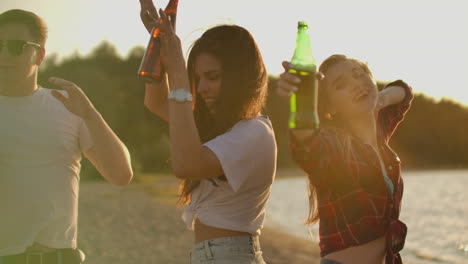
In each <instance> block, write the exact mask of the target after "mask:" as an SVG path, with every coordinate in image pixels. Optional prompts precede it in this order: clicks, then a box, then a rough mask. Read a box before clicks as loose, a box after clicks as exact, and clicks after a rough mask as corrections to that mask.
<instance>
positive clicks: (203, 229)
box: [195, 219, 251, 243]
mask: <svg viewBox="0 0 468 264" xmlns="http://www.w3.org/2000/svg"><path fill="white" fill-rule="evenodd" d="M250 235H251V234H250V233H248V232H240V231H235V230H229V229H223V228H217V227H213V226H207V225H205V224H203V223H202V222H200V221H199V220H198V219H196V220H195V243H199V242H202V241H204V240H209V239H215V238H220V237H231V236H250Z"/></svg>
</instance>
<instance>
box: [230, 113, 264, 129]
mask: <svg viewBox="0 0 468 264" xmlns="http://www.w3.org/2000/svg"><path fill="white" fill-rule="evenodd" d="M230 131H245V132H249V133H256V132H257V133H273V126H272V124H271V121H270V119H269V118H268V117H267V116H257V117H255V118H251V119H243V120H241V121H239V122H237V123H236V124H235V125H234V126H233V127H232V129H231V130H230ZM228 132H229V131H228Z"/></svg>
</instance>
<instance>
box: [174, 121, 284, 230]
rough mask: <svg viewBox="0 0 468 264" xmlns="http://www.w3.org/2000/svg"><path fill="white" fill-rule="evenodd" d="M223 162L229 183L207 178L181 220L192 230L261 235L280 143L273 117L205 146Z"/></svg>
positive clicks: (237, 128) (242, 123) (243, 126)
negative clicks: (203, 228)
mask: <svg viewBox="0 0 468 264" xmlns="http://www.w3.org/2000/svg"><path fill="white" fill-rule="evenodd" d="M204 145H205V146H206V147H208V148H209V149H211V151H213V152H214V154H215V155H216V157H217V158H218V159H219V161H220V162H221V166H222V168H223V170H224V174H225V176H226V178H227V181H223V180H220V179H218V178H213V179H206V180H202V181H201V183H200V185H199V186H198V187H197V188H196V189H195V190H193V192H192V201H191V203H190V204H189V205H188V206H187V207H186V208H185V210H184V213H183V215H182V219H183V220H184V221H185V223H186V225H187V227H188V228H189V229H191V230H193V228H194V221H195V219H196V218H198V220H200V222H202V223H203V224H205V225H208V226H213V227H218V228H223V229H228V230H235V231H241V232H249V233H251V234H259V233H260V229H261V228H262V226H263V220H264V218H265V207H266V204H267V201H268V198H269V196H270V191H271V184H272V183H273V180H274V177H275V171H276V154H277V150H276V142H275V135H274V132H273V127H272V125H271V122H270V120H269V119H268V118H265V117H260V116H259V117H257V118H254V119H249V120H242V121H239V122H238V123H237V124H235V125H234V127H232V129H230V130H229V131H228V132H226V133H224V134H222V135H220V136H218V137H216V138H214V139H212V140H210V141H208V142H206V143H205V144H204Z"/></svg>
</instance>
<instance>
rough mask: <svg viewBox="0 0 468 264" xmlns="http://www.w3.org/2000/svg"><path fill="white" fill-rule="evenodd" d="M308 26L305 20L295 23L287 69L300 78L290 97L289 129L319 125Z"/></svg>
mask: <svg viewBox="0 0 468 264" xmlns="http://www.w3.org/2000/svg"><path fill="white" fill-rule="evenodd" d="M308 30H309V26H308V25H307V22H305V21H299V22H298V25H297V39H296V49H295V50H294V55H293V57H292V59H291V67H290V68H289V69H288V72H289V73H292V74H294V75H296V76H297V77H299V78H300V79H301V82H300V83H299V84H298V87H297V88H298V90H297V92H293V93H292V95H291V97H290V101H289V103H290V116H289V128H290V129H313V130H316V129H318V127H319V118H318V113H317V79H316V76H315V74H316V70H317V66H316V62H315V58H314V55H313V53H312V47H311V45H310V37H309V33H308Z"/></svg>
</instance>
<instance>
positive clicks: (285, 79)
mask: <svg viewBox="0 0 468 264" xmlns="http://www.w3.org/2000/svg"><path fill="white" fill-rule="evenodd" d="M286 63H287V62H286ZM283 67H285V68H287V67H289V63H287V64H285V63H284V62H283ZM300 82H301V79H300V78H299V77H297V76H296V75H294V74H292V73H289V72H287V71H286V72H283V73H282V74H281V75H280V78H279V80H278V87H277V89H276V92H277V93H278V95H279V96H281V97H289V96H290V95H291V93H292V92H297V90H298V87H297V85H298V84H299V83H300Z"/></svg>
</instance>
